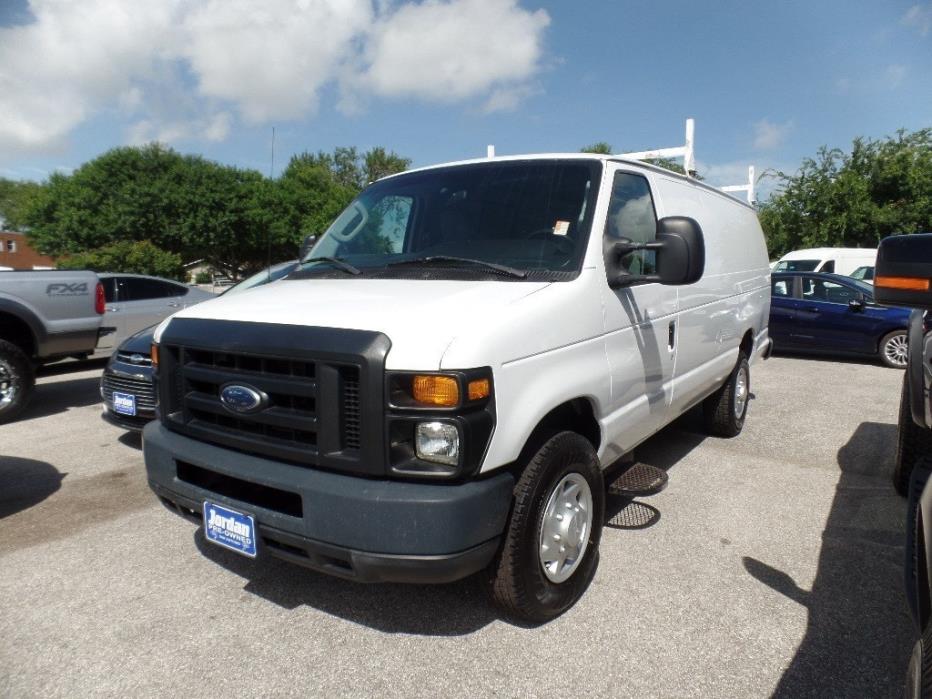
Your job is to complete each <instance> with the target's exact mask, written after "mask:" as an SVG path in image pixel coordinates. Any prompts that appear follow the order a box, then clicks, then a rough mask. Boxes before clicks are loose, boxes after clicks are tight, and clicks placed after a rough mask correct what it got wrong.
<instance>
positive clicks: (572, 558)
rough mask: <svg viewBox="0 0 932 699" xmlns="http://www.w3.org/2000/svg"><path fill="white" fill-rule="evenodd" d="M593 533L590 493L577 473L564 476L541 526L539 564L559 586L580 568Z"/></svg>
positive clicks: (550, 500) (584, 481)
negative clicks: (591, 532) (590, 533)
mask: <svg viewBox="0 0 932 699" xmlns="http://www.w3.org/2000/svg"><path fill="white" fill-rule="evenodd" d="M591 530H592V490H591V489H590V488H589V483H588V482H587V481H586V479H585V478H583V477H582V475H581V474H579V473H571V474H569V475H567V476H565V477H564V478H563V479H562V480H561V481H560V482H559V483H557V487H556V488H554V489H553V491H552V492H551V493H550V497H549V498H548V500H547V505H546V507H545V508H544V517H543V521H542V522H541V527H540V541H539V549H538V550H539V554H540V565H541V568H542V569H543V571H544V575H546V576H547V579H548V580H549V581H550V582H554V583H561V582H564V581H565V580H567V579H569V577H570V576H571V575H572V574H573V573H574V572H575V571H576V568H578V567H579V563H580V562H581V561H582V559H583V556H585V554H586V547H587V546H588V545H589V532H590V531H591Z"/></svg>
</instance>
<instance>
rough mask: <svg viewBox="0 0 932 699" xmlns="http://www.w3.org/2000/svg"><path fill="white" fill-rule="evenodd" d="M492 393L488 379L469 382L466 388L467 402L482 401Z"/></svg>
mask: <svg viewBox="0 0 932 699" xmlns="http://www.w3.org/2000/svg"><path fill="white" fill-rule="evenodd" d="M491 392H492V389H491V386H490V385H489V380H488V379H476V380H475V381H470V382H469V386H468V394H469V400H482V399H483V398H488V397H489V393H491Z"/></svg>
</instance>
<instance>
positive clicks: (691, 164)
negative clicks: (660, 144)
mask: <svg viewBox="0 0 932 699" xmlns="http://www.w3.org/2000/svg"><path fill="white" fill-rule="evenodd" d="M695 133H696V120H695V119H687V120H686V143H685V144H683V145H682V146H675V147H673V148H655V149H654V150H642V151H637V152H635V153H621V156H622V157H625V158H631V159H632V160H653V159H655V158H682V159H683V170H685V171H686V176H687V177H691V175H690V173H692V172H695V171H696V154H695V150H694V145H693V144H694V141H695Z"/></svg>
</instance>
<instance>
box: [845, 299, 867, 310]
mask: <svg viewBox="0 0 932 699" xmlns="http://www.w3.org/2000/svg"><path fill="white" fill-rule="evenodd" d="M848 310H849V311H854V312H855V313H860V312H861V311H863V310H864V300H863V299H851V300H850V301H848Z"/></svg>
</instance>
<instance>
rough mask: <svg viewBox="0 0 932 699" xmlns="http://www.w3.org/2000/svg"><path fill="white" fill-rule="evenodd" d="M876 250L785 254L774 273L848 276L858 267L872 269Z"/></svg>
mask: <svg viewBox="0 0 932 699" xmlns="http://www.w3.org/2000/svg"><path fill="white" fill-rule="evenodd" d="M876 261H877V249H876V248H808V249H806V250H794V251H793V252H788V253H786V254H785V255H784V256H783V257H781V258H780V261H779V262H777V265H776V267H774V268H773V271H774V272H827V273H829V274H844V275H845V276H850V275H851V273H852V272H854V271H855V270H856V269H857V268H858V267H871V268H873V267H874V263H875V262H876Z"/></svg>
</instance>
